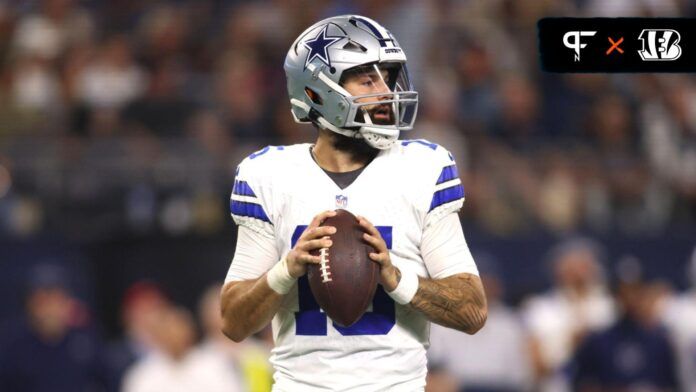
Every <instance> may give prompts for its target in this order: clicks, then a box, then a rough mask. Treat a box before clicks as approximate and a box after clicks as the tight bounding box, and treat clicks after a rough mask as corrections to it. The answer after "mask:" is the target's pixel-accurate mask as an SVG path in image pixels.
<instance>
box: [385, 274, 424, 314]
mask: <svg viewBox="0 0 696 392" xmlns="http://www.w3.org/2000/svg"><path fill="white" fill-rule="evenodd" d="M399 271H401V280H400V281H399V284H398V285H397V286H396V288H395V289H394V291H392V292H390V293H387V294H389V296H390V297H392V299H393V300H394V301H396V303H398V304H400V305H406V304H408V303H410V302H411V300H412V299H413V297H414V296H415V295H416V291H418V274H416V273H415V272H413V271H411V270H407V269H403V270H399Z"/></svg>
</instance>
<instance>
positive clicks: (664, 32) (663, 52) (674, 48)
mask: <svg viewBox="0 0 696 392" xmlns="http://www.w3.org/2000/svg"><path fill="white" fill-rule="evenodd" d="M638 39H639V40H641V41H642V43H643V49H641V50H639V51H638V54H639V55H640V58H641V59H643V61H674V60H676V59H678V58H679V57H680V56H681V53H682V50H681V47H680V46H679V40H680V39H681V36H680V35H679V32H677V31H676V30H671V29H645V30H643V31H641V32H640V35H639V36H638Z"/></svg>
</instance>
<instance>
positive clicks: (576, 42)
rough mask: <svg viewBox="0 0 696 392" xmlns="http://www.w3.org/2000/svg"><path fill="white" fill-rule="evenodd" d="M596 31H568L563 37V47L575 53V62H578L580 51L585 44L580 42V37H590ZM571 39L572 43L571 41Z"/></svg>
mask: <svg viewBox="0 0 696 392" xmlns="http://www.w3.org/2000/svg"><path fill="white" fill-rule="evenodd" d="M595 34H597V32H596V31H569V32H567V33H565V35H564V36H563V45H565V47H566V48H568V49H573V50H574V51H575V61H580V49H584V48H585V46H587V44H583V43H581V42H580V37H592V36H593V35H595ZM571 38H572V41H571Z"/></svg>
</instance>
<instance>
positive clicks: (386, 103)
mask: <svg viewBox="0 0 696 392" xmlns="http://www.w3.org/2000/svg"><path fill="white" fill-rule="evenodd" d="M339 84H340V85H341V87H343V89H344V90H345V91H346V92H347V93H349V94H351V95H348V96H346V97H345V99H346V102H347V105H348V106H347V109H348V110H347V115H346V117H345V118H346V121H345V124H344V125H343V126H342V127H341V128H347V129H355V130H358V131H359V134H360V135H361V136H362V137H363V138H365V139H366V141H367V142H368V143H369V144H370V145H372V146H373V147H376V148H388V147H389V146H391V144H393V142H394V141H395V140H396V139H398V136H399V131H400V130H410V129H412V128H413V122H414V121H415V118H416V110H417V106H418V93H416V92H415V91H413V89H412V87H411V83H410V81H409V78H408V72H407V70H406V67H405V65H404V64H403V63H400V62H383V63H372V64H366V65H360V66H357V67H353V68H350V69H347V70H346V71H344V72H343V74H342V75H341V80H340V82H339Z"/></svg>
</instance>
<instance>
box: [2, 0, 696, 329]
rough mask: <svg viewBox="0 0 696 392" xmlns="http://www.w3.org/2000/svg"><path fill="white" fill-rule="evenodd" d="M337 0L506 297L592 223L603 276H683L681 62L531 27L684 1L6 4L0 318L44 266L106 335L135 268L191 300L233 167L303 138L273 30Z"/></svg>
mask: <svg viewBox="0 0 696 392" xmlns="http://www.w3.org/2000/svg"><path fill="white" fill-rule="evenodd" d="M344 13H359V14H363V15H365V16H369V17H372V18H374V19H375V20H377V21H379V22H381V23H382V24H383V25H384V26H386V27H387V28H388V29H390V30H391V31H392V33H393V34H394V35H395V36H396V37H397V39H398V40H399V42H400V43H401V45H402V46H403V47H404V49H405V51H406V53H407V56H408V58H409V68H410V72H411V76H412V78H413V79H414V83H415V86H416V89H417V90H418V91H419V92H420V94H421V97H420V108H419V114H418V120H417V122H416V128H415V130H414V131H413V132H412V133H404V134H402V138H409V139H414V138H425V139H428V140H430V141H433V142H437V143H439V144H442V145H444V146H446V147H447V148H448V149H450V150H451V151H452V153H453V154H454V156H455V158H456V159H457V162H458V166H459V170H460V174H461V177H462V180H463V183H464V185H465V189H466V197H467V199H466V203H465V205H464V209H463V211H462V214H461V218H462V222H463V226H464V230H465V233H466V236H467V240H468V242H469V245H470V247H471V249H472V250H473V252H474V254H475V255H476V254H481V255H485V258H493V259H495V260H496V261H497V263H498V265H499V269H498V270H499V272H500V274H501V278H502V281H503V282H504V287H505V292H506V296H505V299H506V302H507V303H508V304H510V305H512V306H519V305H520V304H521V303H523V301H524V300H525V299H526V298H527V297H528V296H530V295H532V294H537V293H541V292H543V291H544V290H546V289H548V288H549V287H550V286H551V284H552V274H551V272H550V271H551V266H550V265H549V257H548V253H549V250H550V249H551V248H552V246H554V245H555V244H557V243H558V242H559V241H562V240H565V239H568V238H571V237H575V236H583V237H586V238H591V239H593V240H595V241H597V243H598V244H599V245H600V246H601V247H602V249H603V254H604V257H603V258H602V261H603V262H604V264H605V269H606V270H607V271H608V273H609V275H611V271H612V267H613V266H614V265H615V264H616V263H617V261H618V260H620V259H622V258H624V257H625V256H633V257H636V258H637V259H639V260H640V264H641V266H642V267H643V269H644V271H645V272H646V275H649V276H650V277H651V278H654V279H659V280H661V281H662V282H663V283H664V284H665V285H667V286H668V287H670V288H672V289H673V290H675V291H676V292H679V291H681V290H684V289H686V288H687V287H688V286H689V285H690V281H689V279H688V278H689V276H688V274H686V273H685V271H686V270H687V265H688V263H689V260H690V258H691V253H692V252H693V250H694V245H695V241H694V239H695V238H696V225H695V219H696V86H694V77H693V76H691V75H678V74H663V75H656V74H616V75H600V74H592V75H562V74H549V73H542V72H540V70H539V66H538V63H537V50H536V35H535V34H536V30H535V29H536V21H537V20H538V19H539V18H541V17H544V16H661V15H665V16H690V17H696V2H694V1H689V0H652V1H648V0H643V1H628V0H620V1H611V2H607V1H601V0H572V1H571V0H558V1H551V0H532V1H524V2H517V1H511V0H496V1H489V2H483V1H481V2H479V1H391V0H388V1H387V0H382V1H366V0H360V1H352V2H351V1H311V2H310V1H302V0H290V1H279V0H278V1H271V0H269V1H258V2H252V1H221V0H217V1H216V0H201V1H183V0H182V1H150V0H140V1H135V0H122V1H118V2H107V1H77V0H45V1H19V0H17V1H12V0H9V1H4V2H2V3H0V103H1V104H0V267H1V268H2V273H0V320H2V321H3V323H5V324H12V323H13V322H14V321H15V320H17V319H19V318H20V317H21V316H22V315H23V314H24V313H25V310H24V309H25V301H24V300H25V298H26V297H25V294H26V293H27V292H28V291H27V290H28V287H37V285H38V286H41V284H43V283H42V281H40V279H38V280H39V281H38V282H37V278H36V277H37V274H39V275H40V272H41V269H42V268H44V269H45V267H46V266H47V265H50V266H60V267H61V268H62V269H63V271H64V272H65V273H64V274H62V275H61V273H59V272H53V274H54V275H60V276H61V277H56V276H52V277H51V276H50V275H51V274H50V273H49V274H48V275H49V277H47V278H46V279H47V280H48V281H51V279H54V280H60V282H61V283H66V284H65V286H67V287H68V288H69V289H70V292H71V293H72V295H74V298H75V299H76V300H77V301H78V303H79V304H81V305H80V308H81V309H82V313H81V314H82V317H83V319H84V320H87V321H83V322H82V324H81V325H82V326H88V327H90V328H93V329H94V330H96V331H98V332H99V335H100V337H101V338H100V339H101V340H102V341H104V342H115V341H118V340H119V339H121V338H122V336H123V323H122V315H123V309H122V306H123V300H124V295H125V294H126V291H127V290H128V288H129V287H132V285H133V284H134V283H136V282H141V281H148V282H153V283H154V284H156V285H157V286H158V287H159V288H160V289H161V290H162V291H163V292H164V293H166V296H167V298H168V299H169V300H170V301H171V303H173V304H179V305H183V306H184V307H186V308H188V309H190V310H192V311H194V312H195V311H196V307H197V304H198V301H199V298H200V297H201V295H202V294H203V293H204V291H205V290H206V288H207V287H209V286H210V285H211V284H215V283H216V282H218V283H219V282H221V281H222V280H223V279H224V276H225V274H226V271H227V268H228V266H229V263H230V260H231V257H232V255H233V251H234V246H235V232H236V229H235V227H234V224H233V223H232V221H231V219H230V218H229V211H228V200H229V192H230V189H231V184H232V181H233V175H234V169H235V167H236V165H237V163H239V162H240V161H241V160H242V159H243V158H244V157H245V156H246V155H248V154H249V153H251V152H253V151H255V150H258V149H260V148H262V147H263V146H265V145H268V144H273V145H282V144H292V143H296V142H307V141H311V140H312V139H313V137H314V131H313V129H312V128H311V127H304V126H300V125H296V124H294V123H293V121H292V118H291V116H290V113H289V104H288V100H287V97H286V90H285V80H284V74H283V69H282V63H283V59H284V56H285V53H286V51H287V48H288V47H289V45H290V43H291V42H292V41H293V40H294V39H295V37H296V36H297V35H298V34H299V33H300V32H301V31H302V30H303V29H304V28H306V27H307V26H309V25H310V24H312V23H313V22H315V21H317V20H319V19H322V18H324V17H327V16H330V15H337V14H344ZM269 175H272V173H269ZM37 271H39V272H37ZM44 272H45V271H44ZM41 273H43V272H41ZM66 277H67V278H66ZM64 278H66V279H64Z"/></svg>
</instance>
